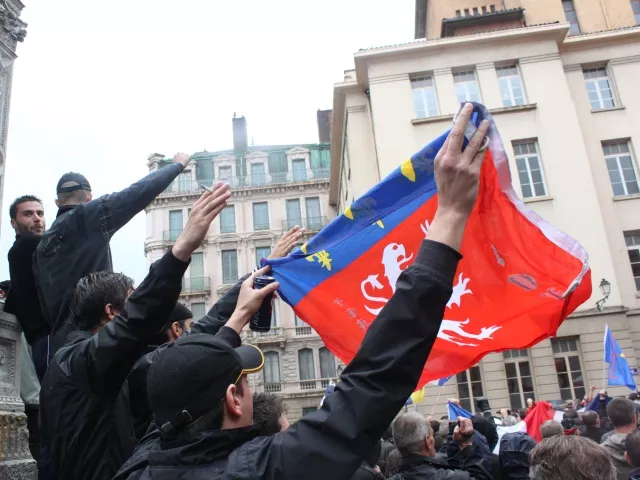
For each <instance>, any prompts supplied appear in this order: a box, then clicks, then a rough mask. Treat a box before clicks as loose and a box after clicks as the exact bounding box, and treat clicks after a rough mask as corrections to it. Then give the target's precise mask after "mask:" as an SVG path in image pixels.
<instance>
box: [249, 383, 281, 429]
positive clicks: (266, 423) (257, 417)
mask: <svg viewBox="0 0 640 480" xmlns="http://www.w3.org/2000/svg"><path fill="white" fill-rule="evenodd" d="M286 413H287V407H286V406H285V404H284V399H283V398H282V397H280V396H278V395H275V394H273V393H263V392H260V393H254V394H253V423H254V424H255V425H257V426H258V427H259V428H260V435H266V436H268V435H275V434H276V433H278V432H284V431H285V430H286V429H287V428H289V426H290V425H289V421H288V420H287V417H286V416H285V414H286Z"/></svg>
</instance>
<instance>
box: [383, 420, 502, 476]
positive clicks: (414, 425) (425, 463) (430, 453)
mask: <svg viewBox="0 0 640 480" xmlns="http://www.w3.org/2000/svg"><path fill="white" fill-rule="evenodd" d="M473 433H474V430H473V423H471V420H470V419H468V418H463V417H460V418H458V421H457V425H455V427H454V429H453V435H452V436H451V441H449V442H448V443H447V445H446V447H447V448H446V451H447V453H446V454H443V453H436V449H435V440H434V437H433V435H434V432H433V430H432V428H431V425H430V424H429V422H428V421H427V420H426V419H425V418H424V416H423V415H421V414H420V413H418V412H410V413H406V414H404V415H402V416H400V417H398V418H397V419H396V421H395V422H393V442H394V444H395V446H396V448H397V449H398V451H399V452H400V453H401V454H402V463H401V464H400V468H399V471H398V473H397V474H395V475H394V476H393V477H391V479H390V480H423V479H427V478H428V479H433V480H444V479H447V480H459V479H460V480H462V479H469V478H471V479H477V480H491V478H492V476H491V474H490V473H489V472H488V471H487V470H486V469H485V468H484V466H483V464H482V461H483V459H482V456H481V455H480V454H479V453H478V452H477V451H476V447H475V446H474V445H473V440H472V439H473Z"/></svg>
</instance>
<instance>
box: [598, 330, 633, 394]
mask: <svg viewBox="0 0 640 480" xmlns="http://www.w3.org/2000/svg"><path fill="white" fill-rule="evenodd" d="M604 361H605V362H607V363H608V364H609V375H608V377H607V385H611V386H616V385H620V386H622V385H624V386H626V387H628V388H629V389H631V390H636V389H637V387H636V382H635V380H634V379H633V374H632V373H631V369H630V368H629V362H627V357H625V355H624V353H623V351H622V349H621V348H620V345H618V342H617V340H616V339H615V338H613V334H612V333H611V330H610V329H609V325H605V329H604Z"/></svg>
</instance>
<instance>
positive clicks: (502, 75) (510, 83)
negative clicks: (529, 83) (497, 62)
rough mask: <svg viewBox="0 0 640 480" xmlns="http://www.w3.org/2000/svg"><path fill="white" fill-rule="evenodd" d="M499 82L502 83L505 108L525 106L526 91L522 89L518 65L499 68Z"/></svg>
mask: <svg viewBox="0 0 640 480" xmlns="http://www.w3.org/2000/svg"><path fill="white" fill-rule="evenodd" d="M496 73H497V74H498V81H499V82H500V93H501V94H502V105H504V106H505V107H514V106H516V105H524V104H525V103H526V100H525V98H524V89H523V88H522V79H521V78H520V72H519V71H518V66H517V65H507V66H504V67H497V68H496Z"/></svg>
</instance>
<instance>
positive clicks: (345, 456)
mask: <svg viewBox="0 0 640 480" xmlns="http://www.w3.org/2000/svg"><path fill="white" fill-rule="evenodd" d="M472 111H473V108H472V105H470V104H467V105H466V106H465V107H464V108H463V109H462V111H461V114H460V116H459V119H458V121H457V123H456V125H455V127H454V129H453V131H452V133H451V135H450V137H449V139H448V140H447V143H446V144H445V146H444V147H443V148H442V149H441V151H440V152H439V153H438V155H437V158H436V161H435V172H436V181H437V184H438V194H439V198H438V200H439V201H438V211H437V213H436V215H435V218H434V220H433V222H432V225H431V227H430V229H429V234H428V239H427V240H425V241H424V242H423V243H422V245H421V247H420V250H419V252H418V254H417V255H416V260H415V263H414V264H413V265H411V266H410V267H409V268H407V269H406V270H404V271H403V272H402V274H401V275H400V277H399V279H398V281H397V284H396V291H395V293H394V295H393V297H392V298H391V299H390V300H389V302H388V303H387V304H386V305H385V307H384V308H383V309H382V311H381V312H380V313H379V315H378V317H377V318H376V320H375V321H374V322H373V323H372V324H371V326H370V327H369V329H368V331H367V333H366V335H365V338H364V340H363V342H362V344H361V346H360V349H359V350H358V352H357V353H356V355H355V357H354V358H353V360H352V361H351V363H350V364H349V365H348V366H347V368H346V369H345V370H344V372H343V374H342V377H341V381H340V382H338V384H337V385H336V387H335V390H334V392H333V393H331V394H329V395H327V396H326V398H325V400H324V402H323V404H322V407H321V408H320V409H318V410H316V411H313V412H311V413H309V414H307V415H305V416H304V417H303V418H302V419H300V420H299V421H298V422H296V423H295V424H294V425H292V426H291V427H290V428H289V429H287V430H286V431H284V432H281V433H278V434H276V435H273V436H271V437H260V436H258V434H259V431H258V430H257V429H256V427H255V426H254V425H253V404H252V398H253V397H252V394H251V391H250V389H249V385H248V383H247V378H246V372H247V370H246V368H245V366H246V365H245V363H244V362H243V359H242V357H241V356H240V355H239V354H237V353H235V352H234V350H233V349H231V348H230V347H229V346H228V345H227V344H223V343H222V342H219V341H217V340H216V339H215V337H212V336H210V335H190V336H188V337H183V338H180V339H178V340H177V341H176V342H173V343H172V344H171V345H170V346H169V347H168V348H167V349H166V350H165V351H164V352H162V353H161V354H160V356H159V358H158V359H157V361H156V362H155V363H154V364H153V365H152V366H151V368H150V369H149V376H148V385H147V388H148V394H149V403H150V404H151V407H152V410H153V414H154V419H155V425H156V426H157V428H158V429H159V432H160V433H156V439H155V440H154V439H150V440H149V443H145V442H144V441H143V443H142V444H141V445H139V446H138V447H137V451H136V454H134V456H133V457H132V459H130V461H129V462H127V464H125V466H124V467H123V471H121V472H120V473H119V474H118V475H117V476H116V477H115V478H117V479H121V478H129V479H134V478H136V479H137V478H141V479H143V480H149V479H151V478H153V479H154V480H165V479H167V480H168V479H175V478H180V477H184V478H186V477H187V476H188V478H190V479H191V480H200V479H203V480H204V479H207V480H210V479H224V480H228V479H234V480H238V479H265V480H267V479H276V478H277V479H299V478H304V479H308V480H315V479H318V480H326V479H327V478H335V479H336V480H337V479H348V478H351V477H352V476H353V475H354V473H355V472H356V470H357V469H358V467H359V466H360V465H361V463H362V461H363V460H364V458H365V457H366V455H367V454H368V453H369V452H370V451H371V449H372V447H373V446H374V445H375V444H376V443H377V442H379V440H380V438H381V436H382V434H383V432H384V431H385V429H386V428H387V427H388V426H389V424H390V423H391V421H392V420H393V418H394V417H395V416H396V414H397V413H398V411H399V410H400V409H401V408H402V406H403V405H404V403H405V402H406V399H407V398H408V397H409V395H410V394H411V393H412V392H413V391H414V390H415V386H416V384H417V383H418V380H419V378H420V374H421V373H422V370H423V368H424V365H425V363H426V361H427V358H428V356H429V353H430V351H431V348H432V347H433V344H434V342H435V340H436V338H437V334H438V331H439V329H440V325H441V322H442V318H443V315H444V310H445V307H446V304H447V301H448V300H449V297H450V296H451V292H452V283H453V278H454V275H455V271H456V268H457V265H458V261H459V259H460V254H459V253H458V250H459V249H460V245H461V242H462V237H463V234H464V230H465V226H466V222H467V219H468V217H469V214H470V212H471V210H472V208H473V206H474V204H475V202H476V199H477V195H478V188H479V176H480V168H481V165H482V161H483V159H484V153H481V154H478V150H479V148H480V145H481V144H482V142H483V141H484V137H485V135H486V132H487V129H488V122H483V123H482V124H481V126H480V128H479V129H478V131H477V132H476V134H475V135H474V136H473V138H472V139H471V141H470V142H469V145H468V147H467V148H466V149H465V151H464V153H462V145H463V139H464V132H465V129H466V127H467V125H468V122H469V119H470V117H471V114H472ZM245 291H247V292H248V291H251V285H249V284H247V283H246V282H245V284H244V285H243V287H242V290H241V292H240V299H242V297H243V294H244V293H245ZM240 299H239V301H238V305H239V308H237V309H236V311H235V312H234V314H233V315H232V317H231V320H234V318H235V319H236V320H238V321H240V322H242V323H243V324H246V323H248V322H249V319H250V316H251V314H252V312H251V309H247V308H240V303H241V302H240ZM254 308H255V309H257V308H259V306H254ZM254 311H255V310H254ZM231 320H230V321H231ZM196 337H197V338H196ZM214 362H215V365H216V367H217V368H216V369H207V368H204V367H205V366H206V365H212V364H214ZM222 367H224V368H222ZM168 370H170V371H171V372H172V374H171V375H167V374H166V372H167V371H168ZM195 372H197V373H195ZM157 437H160V439H159V440H158V439H157ZM145 450H146V453H145V454H140V455H138V454H139V453H140V452H141V451H145ZM133 464H135V465H133ZM124 471H126V472H127V473H126V476H123V475H125V474H124V473H123V472H124Z"/></svg>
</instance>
